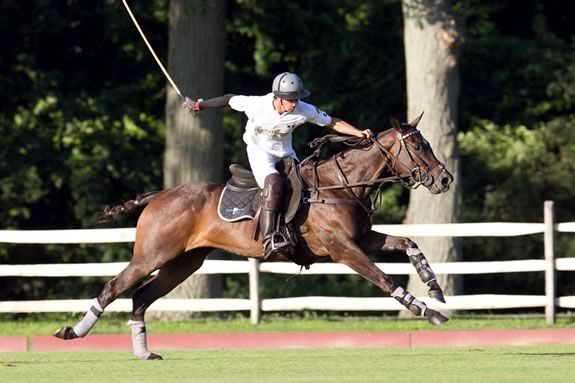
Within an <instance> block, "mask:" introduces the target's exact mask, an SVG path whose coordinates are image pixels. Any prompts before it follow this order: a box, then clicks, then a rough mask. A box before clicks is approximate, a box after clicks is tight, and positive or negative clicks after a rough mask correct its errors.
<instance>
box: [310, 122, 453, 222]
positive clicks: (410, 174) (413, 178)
mask: <svg viewBox="0 0 575 383" xmlns="http://www.w3.org/2000/svg"><path fill="white" fill-rule="evenodd" d="M415 134H421V133H420V132H419V130H417V129H412V130H410V131H408V132H407V133H405V134H403V135H402V136H401V137H399V140H400V145H401V146H400V149H399V151H398V152H397V154H396V155H394V154H393V153H391V152H390V151H389V150H388V149H386V148H385V147H384V146H383V145H382V144H381V143H380V142H379V141H378V140H377V139H376V138H371V140H370V141H371V143H370V146H371V145H373V144H375V145H377V147H378V149H379V152H380V153H381V154H382V156H383V157H384V158H385V159H386V160H387V162H386V164H387V167H388V170H389V171H390V172H391V173H392V175H391V176H388V177H381V178H376V179H373V180H369V181H359V182H354V183H350V182H349V181H348V180H347V177H346V176H345V173H344V172H343V170H342V168H341V165H340V164H339V162H338V160H337V154H336V155H335V156H334V157H333V159H334V161H335V167H336V171H337V176H338V178H339V180H340V182H341V184H338V185H328V186H319V182H318V175H317V166H318V159H317V158H318V157H319V154H320V152H321V148H322V147H323V145H324V144H326V143H328V142H341V143H344V144H345V145H348V146H350V147H352V148H356V147H358V146H359V145H360V144H363V143H364V142H365V139H364V138H359V137H352V138H350V137H344V136H338V135H335V134H330V135H327V136H324V137H321V138H316V139H314V140H313V141H312V142H311V143H309V146H310V147H311V148H312V149H314V152H313V153H312V154H311V155H310V156H308V157H307V158H305V159H304V160H303V161H302V163H301V165H302V166H303V165H305V164H307V163H308V162H313V165H312V166H313V187H310V188H306V189H304V190H305V191H307V192H310V197H309V198H305V197H304V198H303V202H304V203H310V204H311V203H330V204H344V205H356V204H357V205H360V206H361V207H362V208H363V210H365V211H366V213H368V215H371V214H372V213H373V208H371V207H367V206H366V205H365V203H364V201H362V200H361V199H360V198H359V197H358V196H357V195H356V194H355V193H354V191H353V188H356V187H367V186H374V185H378V186H377V193H379V192H380V191H381V188H382V187H383V185H384V184H385V183H388V182H400V183H401V184H402V185H403V186H404V187H406V188H408V189H416V188H418V187H419V186H420V185H425V186H427V185H426V183H427V182H428V181H429V180H430V177H429V173H431V172H432V171H433V169H435V168H436V167H437V166H441V167H443V168H445V165H443V164H442V163H441V162H439V161H437V160H436V161H435V162H434V163H433V164H430V165H427V166H426V168H422V167H421V166H419V165H416V166H415V167H413V168H411V167H410V166H408V165H406V164H405V163H404V162H403V161H401V160H400V159H399V155H400V154H401V150H405V151H406V152H407V155H408V156H409V159H410V160H411V162H412V163H414V164H417V162H416V161H415V160H414V158H417V159H418V160H419V162H424V161H422V160H421V158H420V157H419V156H417V155H416V154H415V153H412V151H411V150H409V148H408V147H407V145H406V144H405V141H404V140H405V139H407V138H409V137H411V136H413V135H415ZM397 163H398V164H399V165H400V166H401V167H402V168H403V169H405V170H407V172H406V173H399V172H397V171H396V170H395V164H397ZM406 180H407V181H406ZM343 189H346V190H347V191H348V192H349V193H350V194H351V196H352V197H353V199H343V198H321V197H320V196H319V194H320V192H321V191H327V190H343ZM375 199H376V200H377V196H376V198H375Z"/></svg>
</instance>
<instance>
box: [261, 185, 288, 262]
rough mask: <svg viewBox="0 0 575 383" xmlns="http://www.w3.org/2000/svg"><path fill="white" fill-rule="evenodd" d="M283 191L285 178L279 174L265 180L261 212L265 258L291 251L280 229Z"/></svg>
mask: <svg viewBox="0 0 575 383" xmlns="http://www.w3.org/2000/svg"><path fill="white" fill-rule="evenodd" d="M282 193H283V180H282V178H281V176H280V175H279V174H270V175H269V176H267V177H266V179H265V180H264V188H263V190H262V202H261V209H262V210H261V213H260V232H261V233H262V236H263V238H264V241H263V247H264V259H268V258H269V257H270V256H271V255H274V254H282V253H286V252H290V251H291V246H290V243H289V241H287V240H286V238H285V237H284V236H283V234H281V233H280V232H279V231H278V227H279V222H278V219H279V211H280V208H281V197H282Z"/></svg>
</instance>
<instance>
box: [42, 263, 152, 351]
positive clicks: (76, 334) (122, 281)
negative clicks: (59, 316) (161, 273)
mask: <svg viewBox="0 0 575 383" xmlns="http://www.w3.org/2000/svg"><path fill="white" fill-rule="evenodd" d="M152 271H153V269H151V268H150V267H147V266H145V265H143V264H142V263H141V262H135V261H134V260H133V259H132V261H131V262H130V263H129V264H128V266H126V268H125V269H124V270H123V271H122V272H121V273H120V274H118V275H117V276H116V277H115V278H113V279H111V280H110V281H108V282H107V283H106V284H105V285H104V288H103V289H102V292H101V293H100V295H99V296H98V298H96V299H94V301H93V303H92V306H91V307H90V309H89V310H88V311H87V312H86V314H85V315H84V317H83V318H82V319H81V320H80V322H78V323H77V324H76V325H75V326H74V327H70V326H67V327H61V328H60V329H58V330H57V331H56V332H54V334H53V335H54V336H55V337H56V338H60V339H64V340H69V339H76V338H83V337H84V336H86V334H88V332H89V331H90V330H91V329H92V327H94V325H95V324H96V322H97V321H98V319H99V318H100V316H101V315H102V314H103V312H104V309H105V308H106V306H108V305H109V304H110V303H112V302H113V301H114V300H115V299H116V298H118V297H119V296H120V295H121V294H122V293H124V292H125V291H126V290H127V289H129V288H130V287H132V286H133V285H134V284H136V283H137V282H138V281H139V280H140V279H141V278H143V277H145V276H146V275H148V274H150V273H151V272H152Z"/></svg>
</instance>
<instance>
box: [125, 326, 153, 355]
mask: <svg viewBox="0 0 575 383" xmlns="http://www.w3.org/2000/svg"><path fill="white" fill-rule="evenodd" d="M128 325H129V326H132V351H133V352H134V355H135V356H136V358H138V359H142V360H145V359H148V357H149V356H150V355H151V354H152V353H151V352H150V350H148V340H147V337H146V323H145V322H144V321H134V320H130V321H128Z"/></svg>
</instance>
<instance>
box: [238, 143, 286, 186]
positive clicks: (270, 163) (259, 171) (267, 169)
mask: <svg viewBox="0 0 575 383" xmlns="http://www.w3.org/2000/svg"><path fill="white" fill-rule="evenodd" d="M247 153H248V160H249V162H250V167H251V168H252V173H254V177H255V178H256V182H257V183H258V186H259V187H260V188H262V189H263V188H264V180H265V179H266V177H267V176H269V175H270V174H274V173H278V171H277V170H276V164H277V163H278V162H279V161H281V159H282V157H278V156H274V155H273V154H270V153H268V152H266V151H264V150H262V149H260V148H259V147H257V146H255V145H248V147H247ZM292 157H294V158H296V157H295V155H292Z"/></svg>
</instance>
